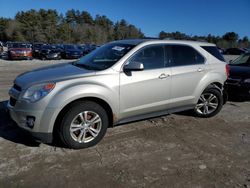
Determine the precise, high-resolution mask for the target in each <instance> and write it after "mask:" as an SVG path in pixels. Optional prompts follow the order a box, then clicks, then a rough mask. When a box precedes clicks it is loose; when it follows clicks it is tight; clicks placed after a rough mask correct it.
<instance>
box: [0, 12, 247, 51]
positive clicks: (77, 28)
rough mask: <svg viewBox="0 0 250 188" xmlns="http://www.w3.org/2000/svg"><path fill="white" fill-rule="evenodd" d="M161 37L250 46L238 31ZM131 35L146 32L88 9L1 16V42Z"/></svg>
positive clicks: (93, 39)
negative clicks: (90, 11) (221, 34)
mask: <svg viewBox="0 0 250 188" xmlns="http://www.w3.org/2000/svg"><path fill="white" fill-rule="evenodd" d="M158 37H159V38H160V39H164V38H169V39H180V40H183V39H184V40H202V41H207V42H211V43H215V44H216V45H217V46H219V47H221V48H229V47H242V48H246V47H250V42H249V39H248V37H247V36H245V37H243V38H240V37H239V35H238V34H237V33H235V32H228V33H225V34H224V35H223V36H214V35H211V34H209V35H207V36H197V35H194V36H192V35H187V34H185V33H181V32H179V31H176V32H165V31H161V32H160V33H159V35H158ZM130 38H145V35H144V33H143V32H142V31H141V30H140V29H139V28H137V27H136V26H134V25H132V24H129V23H128V22H127V21H126V20H124V19H122V20H119V21H117V22H115V23H114V22H112V21H111V20H110V19H109V18H108V17H106V16H105V15H96V16H95V18H93V17H92V16H91V15H90V13H89V12H87V11H79V10H74V9H71V10H68V11H67V12H66V13H65V14H60V13H58V12H57V11H56V10H52V9H48V10H45V9H40V10H33V9H31V10H28V11H20V12H18V13H17V14H16V15H15V17H14V18H13V19H10V18H3V17H1V18H0V41H22V42H26V41H27V42H32V43H34V42H45V43H76V44H79V43H95V44H103V43H106V42H109V41H113V40H120V39H130Z"/></svg>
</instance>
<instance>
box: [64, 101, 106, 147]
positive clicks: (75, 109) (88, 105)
mask: <svg viewBox="0 0 250 188" xmlns="http://www.w3.org/2000/svg"><path fill="white" fill-rule="evenodd" d="M84 111H93V112H95V113H97V114H98V115H99V116H100V118H101V120H102V127H101V130H100V132H99V134H98V135H97V137H95V138H94V140H92V141H90V142H87V143H78V142H76V141H75V140H74V139H73V138H72V137H71V135H70V125H71V122H72V121H73V119H74V118H75V117H76V116H77V115H78V114H79V113H81V112H84ZM108 125H109V121H108V115H107V113H106V111H105V110H104V108H103V107H101V106H100V105H99V104H97V103H95V102H92V101H84V102H78V103H75V104H73V105H72V107H71V108H70V109H69V111H68V112H67V113H66V114H65V116H64V117H63V120H62V123H61V126H60V132H59V133H60V136H61V139H62V141H63V142H64V143H65V144H66V146H68V147H69V148H73V149H81V148H87V147H91V146H94V145H96V144H97V143H98V142H99V141H100V140H101V139H102V138H103V137H104V135H105V133H106V130H107V128H108Z"/></svg>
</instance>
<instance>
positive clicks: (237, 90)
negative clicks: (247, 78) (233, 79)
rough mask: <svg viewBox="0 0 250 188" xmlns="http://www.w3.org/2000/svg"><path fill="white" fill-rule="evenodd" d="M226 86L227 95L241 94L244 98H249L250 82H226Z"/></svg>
mask: <svg viewBox="0 0 250 188" xmlns="http://www.w3.org/2000/svg"><path fill="white" fill-rule="evenodd" d="M226 88H227V92H228V95H229V97H230V96H241V97H244V98H250V84H249V83H238V84H230V83H226Z"/></svg>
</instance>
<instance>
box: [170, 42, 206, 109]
mask: <svg viewBox="0 0 250 188" xmlns="http://www.w3.org/2000/svg"><path fill="white" fill-rule="evenodd" d="M166 49H167V50H168V52H169V53H170V54H171V55H170V57H169V61H170V66H171V72H172V83H171V95H170V97H171V99H172V104H171V108H173V107H182V106H186V105H192V104H193V103H194V99H195V95H194V92H195V90H196V87H197V86H198V84H199V82H200V81H201V79H202V78H203V77H204V75H205V74H206V70H205V68H206V66H205V58H204V57H203V56H202V55H201V54H199V53H198V52H197V51H196V50H195V49H194V48H193V47H191V46H188V45H170V46H167V47H166Z"/></svg>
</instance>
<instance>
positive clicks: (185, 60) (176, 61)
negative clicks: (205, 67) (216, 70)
mask: <svg viewBox="0 0 250 188" xmlns="http://www.w3.org/2000/svg"><path fill="white" fill-rule="evenodd" d="M166 52H167V53H171V55H170V57H169V58H170V59H169V58H168V63H170V65H171V66H186V65H196V64H203V63H204V62H205V58H204V57H203V56H202V55H201V54H200V53H199V52H197V51H196V50H195V49H194V48H192V47H190V46H185V45H168V46H167V47H166Z"/></svg>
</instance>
